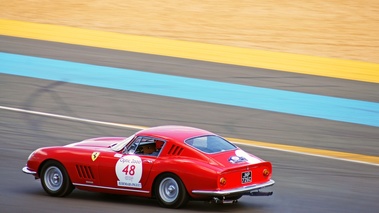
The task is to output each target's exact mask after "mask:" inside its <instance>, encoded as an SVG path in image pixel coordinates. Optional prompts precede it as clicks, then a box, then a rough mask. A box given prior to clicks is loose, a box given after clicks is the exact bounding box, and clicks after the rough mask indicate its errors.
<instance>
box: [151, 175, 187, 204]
mask: <svg viewBox="0 0 379 213" xmlns="http://www.w3.org/2000/svg"><path fill="white" fill-rule="evenodd" d="M154 190H155V191H154V193H155V196H156V198H157V200H158V203H159V205H161V206H163V207H166V208H174V209H176V208H181V207H183V206H185V205H186V204H187V202H188V198H189V196H188V194H187V190H186V188H185V186H184V184H183V182H182V181H181V180H180V178H179V177H178V176H176V175H174V174H171V173H166V174H163V175H161V176H159V177H158V179H157V181H156V182H155V187H154Z"/></svg>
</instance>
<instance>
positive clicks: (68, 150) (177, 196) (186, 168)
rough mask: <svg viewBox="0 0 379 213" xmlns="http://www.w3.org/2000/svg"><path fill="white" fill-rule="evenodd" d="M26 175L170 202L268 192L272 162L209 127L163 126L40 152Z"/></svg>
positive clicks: (64, 189)
mask: <svg viewBox="0 0 379 213" xmlns="http://www.w3.org/2000/svg"><path fill="white" fill-rule="evenodd" d="M22 171H23V172H24V173H26V174H31V175H33V176H34V177H35V178H36V179H41V184H42V187H43V189H44V190H45V191H46V192H47V194H49V195H52V196H57V197H62V196H66V195H68V194H70V193H71V192H72V190H73V189H74V188H78V189H82V190H90V191H96V192H104V193H113V194H125V195H132V196H142V197H149V198H151V197H153V198H156V199H157V200H158V202H159V204H160V205H161V206H163V207H169V208H179V207H182V206H183V205H185V204H186V202H187V201H188V200H203V201H210V202H215V203H223V202H236V201H237V200H238V199H239V198H240V197H241V196H243V195H250V196H268V195H271V194H272V192H262V191H259V190H260V189H262V188H265V187H268V186H272V185H273V184H274V183H275V182H274V181H273V180H272V179H271V174H272V166H271V163H270V162H267V161H264V160H261V159H259V158H257V157H255V156H254V155H251V154H248V153H246V152H244V151H243V150H242V149H240V148H238V147H237V146H235V145H234V144H232V143H230V142H229V141H227V140H226V139H224V138H222V137H220V136H218V135H216V134H214V133H211V132H209V131H206V130H201V129H197V128H192V127H184V126H159V127H153V128H149V129H144V130H141V131H139V132H137V133H135V134H133V135H131V136H130V137H128V138H125V137H101V138H93V139H88V140H84V141H81V142H77V143H73V144H69V145H66V146H55V147H44V148H40V149H37V150H35V151H34V152H32V153H31V154H30V156H29V158H28V161H27V164H26V166H25V167H24V168H23V169H22Z"/></svg>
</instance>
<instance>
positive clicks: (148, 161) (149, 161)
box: [143, 160, 153, 163]
mask: <svg viewBox="0 0 379 213" xmlns="http://www.w3.org/2000/svg"><path fill="white" fill-rule="evenodd" d="M143 162H144V163H153V161H152V160H143Z"/></svg>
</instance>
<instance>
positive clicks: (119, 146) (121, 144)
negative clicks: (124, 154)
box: [111, 135, 135, 152]
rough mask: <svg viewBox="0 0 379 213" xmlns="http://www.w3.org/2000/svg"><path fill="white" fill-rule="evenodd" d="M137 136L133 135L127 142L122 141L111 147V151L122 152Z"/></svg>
mask: <svg viewBox="0 0 379 213" xmlns="http://www.w3.org/2000/svg"><path fill="white" fill-rule="evenodd" d="M134 136H135V135H131V136H129V137H128V138H126V139H125V140H123V141H120V142H118V143H116V144H114V145H112V146H111V149H112V150H113V151H116V152H118V151H121V150H122V149H123V148H124V147H125V146H126V145H127V144H128V143H129V142H130V141H131V140H132V139H133V138H134Z"/></svg>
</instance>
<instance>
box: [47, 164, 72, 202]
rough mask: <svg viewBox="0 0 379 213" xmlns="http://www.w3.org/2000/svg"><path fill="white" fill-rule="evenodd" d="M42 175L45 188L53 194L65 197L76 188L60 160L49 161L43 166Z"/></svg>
mask: <svg viewBox="0 0 379 213" xmlns="http://www.w3.org/2000/svg"><path fill="white" fill-rule="evenodd" d="M40 177H41V184H42V187H43V189H44V190H45V192H46V193H47V194H49V195H51V196H54V197H64V196H67V195H69V194H70V193H71V192H72V190H74V186H73V185H72V183H71V181H70V178H69V176H68V174H67V171H66V169H65V168H64V166H63V165H62V164H60V163H59V162H56V161H49V162H47V163H46V164H45V165H44V166H43V167H42V170H41V176H40Z"/></svg>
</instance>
